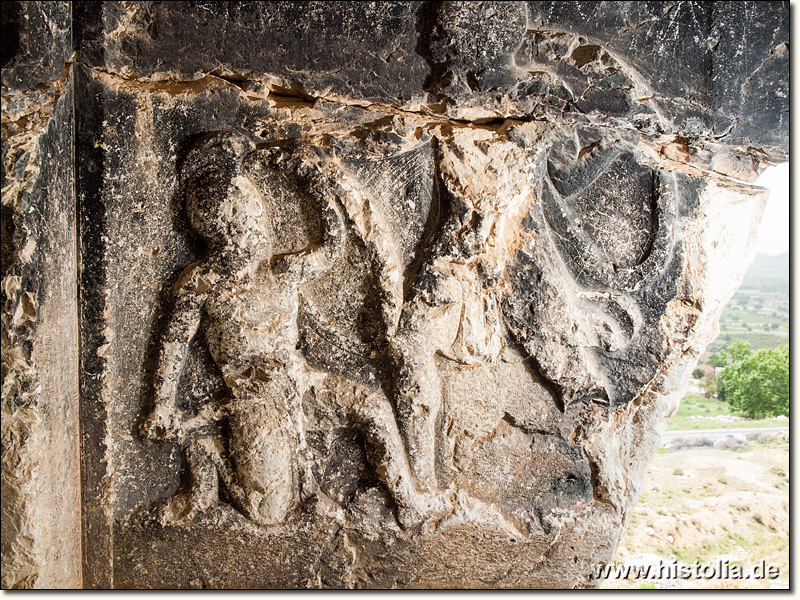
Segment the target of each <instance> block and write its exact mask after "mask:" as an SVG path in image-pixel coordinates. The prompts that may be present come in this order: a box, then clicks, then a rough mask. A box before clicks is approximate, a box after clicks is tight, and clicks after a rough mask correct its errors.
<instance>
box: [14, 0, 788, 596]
mask: <svg viewBox="0 0 800 600" xmlns="http://www.w3.org/2000/svg"><path fill="white" fill-rule="evenodd" d="M2 27H3V79H2V85H3V107H2V119H3V121H2V127H3V130H2V133H3V167H4V171H3V173H4V175H3V177H4V179H3V201H2V206H3V228H2V243H3V246H2V248H3V263H2V269H3V274H2V277H3V279H2V288H3V302H4V304H3V313H2V335H3V354H2V360H3V363H2V365H3V367H2V368H3V402H2V411H3V423H2V444H3V450H2V451H3V464H2V476H3V479H2V483H3V492H2V493H3V532H2V536H3V537H2V555H3V586H4V587H40V588H54V587H79V586H83V587H91V588H173V587H174V588H194V587H210V588H262V587H269V588H276V587H277V588H309V587H332V588H347V587H374V588H383V587H414V588H443V587H509V588H515V587H516V588H519V587H521V588H531V587H559V588H560V587H587V586H592V585H595V584H596V582H595V581H594V579H593V576H594V573H595V572H596V571H595V569H596V565H597V564H599V563H604V562H606V561H609V560H610V559H611V558H612V557H613V555H614V552H615V549H616V545H617V542H618V540H619V537H620V536H621V534H622V532H623V530H624V528H625V525H626V523H627V521H628V518H629V516H630V510H631V507H632V506H633V504H634V503H635V501H636V499H637V498H638V495H639V493H640V491H641V485H642V480H643V477H644V473H645V469H646V466H647V463H648V461H649V460H650V458H651V456H652V455H653V453H654V452H655V450H656V448H657V447H658V444H659V432H660V430H661V429H662V428H663V427H664V426H665V423H666V420H667V418H668V417H669V416H670V415H671V414H673V413H674V411H675V410H676V409H677V405H678V401H679V399H680V397H681V396H682V393H683V388H684V385H685V382H686V380H687V379H688V377H689V375H690V373H691V371H692V369H693V368H694V366H695V364H696V362H697V358H698V357H699V356H700V354H702V352H703V350H704V348H705V346H706V345H707V344H708V343H709V342H710V341H711V340H712V339H713V338H714V337H715V336H716V334H717V327H718V319H719V315H720V313H721V311H722V308H723V307H724V305H725V303H726V302H727V300H728V299H729V298H730V297H731V295H732V294H733V293H734V291H735V289H736V288H737V286H738V285H739V282H740V281H741V278H742V276H743V274H744V272H745V270H746V268H747V265H748V264H749V262H750V261H751V260H752V259H753V256H754V254H755V227H756V225H757V223H758V221H759V219H760V217H761V212H762V210H763V205H764V202H765V199H766V196H765V191H764V190H763V189H761V188H758V187H756V186H754V185H753V184H752V182H753V181H755V179H756V178H757V176H758V174H759V173H760V172H761V171H763V169H764V168H766V166H768V165H769V164H772V163H776V162H781V161H785V160H786V159H787V157H788V31H789V14H788V6H787V4H786V3H780V2H739V3H713V2H708V3H680V2H666V3H658V4H653V3H639V2H619V3H602V2H601V3H597V2H569V3H562V2H527V3H525V2H391V3H386V2H344V3H325V2H302V3H301V2H297V3H295V2H283V3H232V2H204V3H153V2H72V3H62V2H56V3H52V2H51V3H46V2H25V3H18V2H9V3H3V21H2ZM740 47H745V48H747V49H748V50H747V52H744V53H743V52H740V51H739V50H738V49H739V48H740ZM7 524H9V525H7Z"/></svg>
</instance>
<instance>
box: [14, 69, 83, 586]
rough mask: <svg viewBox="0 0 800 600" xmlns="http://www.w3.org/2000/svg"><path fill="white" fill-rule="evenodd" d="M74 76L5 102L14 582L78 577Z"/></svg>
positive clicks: (68, 582)
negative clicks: (9, 166) (11, 103)
mask: <svg viewBox="0 0 800 600" xmlns="http://www.w3.org/2000/svg"><path fill="white" fill-rule="evenodd" d="M73 87H74V86H73V81H72V76H71V73H70V70H69V68H66V69H65V70H64V72H63V74H62V76H61V78H60V79H58V80H56V81H55V82H50V83H44V84H40V85H38V86H37V87H36V88H34V89H32V90H27V91H25V92H23V93H21V94H20V95H19V97H20V98H19V99H21V102H20V103H19V104H17V105H15V110H13V111H11V110H9V111H7V110H6V108H7V106H6V105H5V103H4V107H3V108H4V110H3V130H4V138H6V139H4V140H3V142H4V145H5V144H8V150H7V152H6V153H5V154H4V160H9V161H14V167H15V168H14V169H13V170H12V171H11V172H10V174H9V171H8V169H7V170H6V172H7V175H9V176H7V178H6V180H5V182H4V183H5V185H4V187H3V199H2V204H3V219H4V221H6V220H7V222H6V223H4V226H3V237H4V238H6V239H4V240H3V247H4V251H5V250H6V249H7V248H9V247H10V249H11V251H10V253H9V254H10V256H7V257H5V259H6V260H7V261H8V263H7V266H6V265H4V267H6V268H5V269H4V271H5V272H4V273H3V275H4V277H3V281H2V288H3V309H2V317H1V318H0V324H1V325H2V340H3V349H2V368H3V384H2V498H3V502H2V520H3V528H2V587H3V588H6V589H8V588H39V589H58V588H80V587H81V585H82V569H81V504H80V488H81V486H80V468H79V464H80V463H79V442H80V429H79V421H78V402H79V401H78V369H77V349H78V340H77V329H78V324H77V287H76V274H77V252H76V248H75V227H76V222H75V194H74V191H75V187H74V171H73V160H72V156H73V148H74V139H73V136H74V132H73V128H72V122H73V112H74V111H73V108H74V107H73ZM26 124H30V126H26ZM6 134H8V137H6ZM26 153H27V160H25V158H24V157H25V156H26ZM23 161H24V162H23ZM16 167H18V168H16ZM58 217H63V221H62V222H61V223H59V222H58V220H57V218H58ZM49 225H53V227H52V228H50V227H49ZM4 262H5V261H4ZM54 365H55V367H56V368H53V367H54Z"/></svg>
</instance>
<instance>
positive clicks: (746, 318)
mask: <svg viewBox="0 0 800 600" xmlns="http://www.w3.org/2000/svg"><path fill="white" fill-rule="evenodd" d="M719 326H720V331H719V337H718V338H717V339H716V340H715V341H714V342H712V343H711V344H710V345H709V346H708V348H707V349H706V352H705V354H704V355H703V356H702V357H700V364H705V363H707V362H708V360H709V357H710V356H711V355H712V354H716V353H719V351H720V350H722V349H723V348H724V347H726V346H728V345H729V344H730V343H731V342H734V341H736V340H744V341H746V342H749V343H750V347H751V349H753V350H761V349H762V348H774V347H775V346H777V345H778V344H785V345H788V344H789V253H788V252H784V253H783V254H779V255H778V256H769V255H768V254H757V255H756V259H755V261H754V262H753V264H752V265H751V266H750V268H749V269H748V270H747V273H746V274H745V276H744V280H743V281H742V285H741V286H740V287H739V290H738V291H737V292H736V293H735V294H734V295H733V298H731V300H730V302H728V305H727V306H726V307H725V309H724V310H723V311H722V316H721V317H720V321H719Z"/></svg>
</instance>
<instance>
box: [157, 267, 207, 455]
mask: <svg viewBox="0 0 800 600" xmlns="http://www.w3.org/2000/svg"><path fill="white" fill-rule="evenodd" d="M204 275H205V274H204V273H202V272H201V270H200V268H199V267H198V265H197V264H194V265H190V266H189V267H187V268H186V269H185V270H184V272H183V273H181V276H180V277H179V278H178V282H177V283H176V284H175V290H174V298H175V299H174V304H173V308H172V315H171V317H170V320H169V323H168V325H167V329H166V331H165V332H164V335H163V337H162V342H161V348H160V350H159V356H158V366H157V370H156V374H155V406H154V408H153V412H152V413H151V414H150V416H149V417H148V419H147V423H146V435H147V437H149V438H151V439H157V440H158V439H168V440H179V439H180V438H181V437H182V433H183V431H182V429H183V427H182V419H181V415H180V412H179V411H178V406H177V402H176V400H177V391H178V384H179V382H180V378H181V374H182V373H183V370H184V367H185V366H186V359H187V357H188V355H189V346H190V344H191V342H192V339H193V338H194V336H195V335H196V333H197V330H198V329H199V327H200V320H201V315H202V309H203V305H204V303H205V299H206V293H205V289H204V288H206V287H207V285H208V282H207V281H205V279H207V276H206V277H204Z"/></svg>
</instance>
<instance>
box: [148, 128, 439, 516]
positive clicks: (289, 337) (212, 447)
mask: <svg viewBox="0 0 800 600" xmlns="http://www.w3.org/2000/svg"><path fill="white" fill-rule="evenodd" d="M252 150H253V146H252V144H251V143H250V142H249V141H248V140H246V139H245V138H244V137H243V136H239V135H236V134H213V135H210V136H208V137H207V138H205V139H203V140H201V141H200V142H199V143H198V144H196V145H195V146H194V148H193V149H192V150H191V151H190V152H189V154H188V155H187V158H186V161H185V163H184V168H183V177H182V179H183V181H182V185H183V188H184V190H185V196H186V210H187V213H188V217H189V221H190V224H191V226H192V227H193V229H194V230H195V231H196V232H197V233H198V234H199V235H200V236H201V237H202V238H203V240H204V241H205V242H206V244H207V246H208V249H209V254H210V255H209V257H208V258H206V259H203V260H200V261H198V262H196V263H193V264H191V265H189V266H188V267H187V268H186V269H185V270H184V271H183V273H181V275H180V277H179V278H178V281H177V283H176V284H175V288H174V292H173V293H174V313H173V315H172V319H171V321H170V324H169V326H168V329H167V332H166V335H165V336H164V341H163V346H162V349H161V354H160V357H159V367H158V370H157V373H156V382H155V383H156V402H155V408H154V410H153V412H152V413H151V414H150V415H149V417H148V419H147V422H146V426H145V432H146V435H147V436H148V437H149V438H151V439H155V440H164V439H166V440H171V441H176V442H184V441H186V440H188V445H187V448H186V458H187V462H188V463H189V467H190V470H191V476H192V489H191V491H190V492H189V493H187V494H179V495H177V496H175V497H173V498H172V499H171V500H170V501H169V503H168V505H167V508H166V510H165V520H166V521H168V522H170V521H179V520H182V519H188V518H191V517H192V516H193V515H194V514H196V513H197V512H198V511H202V510H205V509H207V508H208V507H210V506H211V505H212V504H214V503H215V502H216V501H217V499H218V482H219V479H220V478H221V479H222V481H223V483H224V485H225V487H226V489H227V492H228V495H229V496H230V498H231V500H232V501H233V503H234V504H235V505H237V506H238V508H239V509H240V510H241V511H242V512H243V513H244V514H245V515H246V516H247V517H248V518H250V519H251V520H253V521H254V522H256V523H258V524H261V525H273V524H277V523H280V522H282V521H283V520H284V518H285V516H286V514H287V512H288V511H289V510H290V509H291V508H292V507H293V506H294V505H295V504H296V502H297V497H298V494H297V490H298V488H299V487H300V483H301V482H300V480H301V479H303V474H302V473H300V469H299V468H298V465H297V460H295V456H296V455H297V453H298V452H299V451H300V449H301V447H302V446H303V428H302V415H301V407H300V398H301V396H302V392H303V390H301V389H299V381H300V380H301V379H302V377H301V373H302V371H303V369H305V368H306V366H305V364H304V362H303V359H302V357H301V356H300V354H299V352H298V351H297V348H298V337H299V336H298V326H297V316H298V306H299V303H298V288H299V286H301V285H303V284H305V283H308V282H309V281H311V280H312V279H313V278H314V277H315V276H317V275H318V274H320V273H321V272H323V271H325V270H326V269H329V268H331V267H332V266H333V265H334V264H335V263H336V261H338V260H339V259H340V258H341V256H342V251H343V247H344V239H345V228H344V223H343V217H342V211H341V207H340V206H339V204H338V203H339V200H338V199H337V198H336V194H335V193H334V192H333V191H332V190H329V193H328V194H327V196H328V198H327V200H328V202H327V204H326V205H325V206H324V207H323V208H322V216H323V221H324V224H325V234H324V239H323V242H322V244H321V245H320V246H319V247H317V248H315V249H312V250H307V251H304V252H300V253H295V254H284V255H275V254H274V253H273V251H272V244H271V240H270V234H269V232H270V226H269V222H268V215H267V214H266V210H265V202H264V200H263V198H262V197H261V194H260V192H259V190H258V189H257V188H256V187H255V186H254V184H253V182H252V181H251V180H250V179H249V178H247V177H245V176H243V175H242V172H241V166H242V161H243V160H244V158H245V156H247V155H248V154H249V153H250V152H251V151H252ZM305 158H307V160H308V163H309V164H313V163H314V161H315V160H318V157H314V156H312V155H309V156H308V157H305ZM328 183H331V182H328ZM322 187H325V186H322ZM201 328H202V330H203V333H204V335H205V339H206V341H207V344H208V348H209V351H210V353H211V356H212V357H213V359H214V361H215V362H216V364H217V365H218V367H219V368H220V370H221V372H222V375H223V377H224V381H225V383H226V385H227V387H228V389H229V391H230V397H229V398H227V399H225V401H224V402H223V403H220V404H213V403H210V404H207V405H206V406H205V407H204V408H203V409H201V410H200V411H199V413H198V414H197V415H195V416H193V417H187V415H185V414H184V413H183V412H182V411H181V410H179V409H178V407H177V403H176V389H177V384H178V381H179V379H180V377H181V373H182V370H183V366H184V364H185V361H186V356H187V353H188V348H189V343H190V342H191V340H192V338H193V337H194V336H195V335H196V334H197V332H198V331H199V330H200V329H201ZM327 379H330V380H331V381H333V379H335V377H333V376H328V378H327ZM337 386H338V388H339V390H340V391H341V397H342V402H343V403H344V404H345V405H346V406H345V409H346V410H348V411H349V412H351V413H352V414H353V415H354V417H355V420H357V421H358V422H359V423H360V424H361V426H362V427H363V429H364V430H365V432H366V434H367V439H368V441H369V442H370V443H372V444H373V445H374V446H378V447H379V449H380V451H379V452H377V453H376V454H377V455H379V456H380V457H381V461H382V464H381V465H379V467H380V468H377V469H376V470H377V471H378V472H379V473H381V474H382V476H383V479H384V481H385V483H386V484H387V486H388V487H389V489H390V491H391V492H392V494H393V495H394V497H395V499H396V501H397V504H398V509H399V510H398V516H399V518H400V519H401V522H403V523H406V524H408V523H411V522H416V521H418V520H420V517H421V516H422V515H423V514H426V513H428V512H430V511H429V509H430V508H431V501H430V498H426V497H423V496H422V495H420V494H418V493H417V491H416V490H415V488H414V486H413V483H412V479H411V477H410V474H409V468H408V463H407V461H406V458H405V453H404V452H403V446H402V443H401V442H400V438H399V434H398V432H397V426H396V423H395V421H394V417H393V414H392V409H391V405H390V404H389V401H388V399H386V398H385V397H383V396H380V395H378V394H376V393H366V392H364V391H363V390H361V391H359V390H355V391H353V390H352V389H350V388H351V387H353V386H352V385H350V386H349V387H348V386H347V385H345V383H337V382H335V381H333V383H329V384H328V387H329V388H332V389H334V390H335V389H337ZM223 417H227V418H228V422H229V439H228V446H229V447H228V454H229V457H230V458H228V457H226V453H225V449H224V447H223V444H222V442H221V441H220V440H218V439H215V438H213V437H211V436H209V435H205V436H203V435H194V436H190V435H189V434H190V433H192V432H193V431H195V430H197V428H198V427H200V426H202V425H204V424H206V423H208V422H210V421H214V420H220V419H222V418H223ZM190 437H191V439H190ZM308 477H309V476H308V475H306V480H305V481H304V483H305V486H306V487H307V488H309V489H312V490H313V488H314V485H313V483H312V482H310V481H308ZM440 504H441V503H440Z"/></svg>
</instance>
